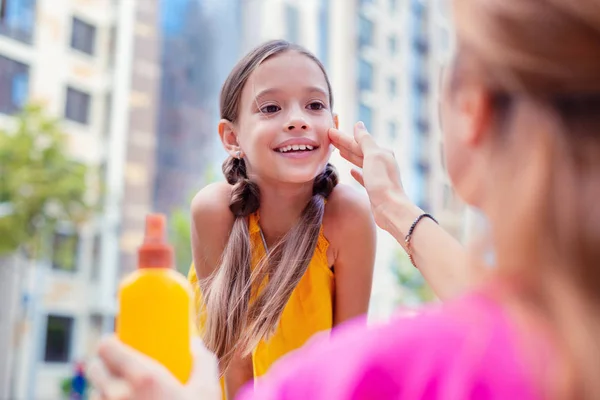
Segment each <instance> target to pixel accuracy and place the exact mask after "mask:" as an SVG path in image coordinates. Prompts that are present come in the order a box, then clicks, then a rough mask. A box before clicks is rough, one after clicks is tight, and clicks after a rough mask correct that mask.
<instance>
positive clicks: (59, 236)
mask: <svg viewBox="0 0 600 400" xmlns="http://www.w3.org/2000/svg"><path fill="white" fill-rule="evenodd" d="M78 242H79V239H78V237H77V235H76V234H71V233H69V234H67V233H60V232H57V233H55V234H54V240H53V243H52V268H53V269H56V270H61V271H68V272H74V271H75V270H76V268H77V245H78Z"/></svg>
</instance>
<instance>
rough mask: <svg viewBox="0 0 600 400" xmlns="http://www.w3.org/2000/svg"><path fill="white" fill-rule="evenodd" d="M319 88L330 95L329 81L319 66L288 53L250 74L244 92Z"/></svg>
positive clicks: (308, 58) (273, 58) (262, 64)
mask: <svg viewBox="0 0 600 400" xmlns="http://www.w3.org/2000/svg"><path fill="white" fill-rule="evenodd" d="M306 88H319V89H320V90H321V91H324V92H325V93H328V85H327V80H326V79H325V74H324V73H323V71H322V70H321V68H320V67H319V65H318V64H317V63H316V62H315V61H314V60H312V59H311V58H310V57H308V56H306V55H304V54H301V53H298V52H295V51H288V52H285V53H281V54H277V55H275V56H273V57H271V58H268V59H267V60H265V61H263V62H262V63H261V64H260V65H259V66H258V67H257V68H256V69H255V70H254V71H253V72H252V74H250V77H249V79H248V83H247V85H246V87H245V88H244V92H246V93H247V92H250V94H251V95H252V96H253V97H254V95H255V94H257V93H261V92H264V91H267V90H268V91H275V90H280V91H288V90H294V89H306Z"/></svg>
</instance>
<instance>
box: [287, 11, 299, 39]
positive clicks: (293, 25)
mask: <svg viewBox="0 0 600 400" xmlns="http://www.w3.org/2000/svg"><path fill="white" fill-rule="evenodd" d="M285 21H286V25H287V38H288V40H289V41H290V42H292V43H298V40H299V37H300V23H299V15H298V9H297V8H296V7H294V6H292V5H291V4H286V5H285Z"/></svg>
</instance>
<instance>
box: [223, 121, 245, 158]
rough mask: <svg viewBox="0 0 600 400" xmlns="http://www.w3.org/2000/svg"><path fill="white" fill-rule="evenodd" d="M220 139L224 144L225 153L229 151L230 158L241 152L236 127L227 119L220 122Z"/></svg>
mask: <svg viewBox="0 0 600 400" xmlns="http://www.w3.org/2000/svg"><path fill="white" fill-rule="evenodd" d="M219 137H220V138H221V143H223V148H225V151H227V153H229V155H230V156H232V157H236V154H237V152H238V151H241V150H240V144H239V142H238V138H237V133H236V129H235V126H234V125H233V123H232V122H231V121H228V120H226V119H222V120H221V121H219Z"/></svg>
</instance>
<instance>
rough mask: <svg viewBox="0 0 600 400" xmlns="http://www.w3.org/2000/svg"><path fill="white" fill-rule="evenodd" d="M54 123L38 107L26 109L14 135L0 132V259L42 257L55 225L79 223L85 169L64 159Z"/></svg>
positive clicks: (83, 213)
mask: <svg viewBox="0 0 600 400" xmlns="http://www.w3.org/2000/svg"><path fill="white" fill-rule="evenodd" d="M66 140H67V137H66V135H65V133H64V132H63V131H62V130H61V129H60V124H59V121H58V120H56V119H53V118H50V117H48V116H47V115H45V113H44V111H43V109H42V108H41V107H40V106H38V105H29V106H26V107H25V108H24V109H23V111H22V112H21V113H20V114H18V115H17V116H16V118H15V126H14V129H0V237H1V238H2V240H1V241H0V255H4V254H10V253H13V252H15V251H22V253H23V254H24V255H25V256H26V257H27V258H30V259H32V258H33V259H35V258H39V257H41V256H42V253H41V251H42V250H43V246H42V244H43V241H44V240H45V239H47V238H48V234H49V233H51V232H53V231H54V229H55V228H56V224H57V223H59V222H61V221H68V222H70V223H73V224H79V223H81V222H83V221H84V220H85V219H86V218H87V217H88V216H89V213H90V212H91V211H92V209H93V207H92V206H91V204H89V202H88V201H87V195H88V190H87V189H88V186H87V184H86V183H87V182H86V180H87V178H88V177H89V172H90V171H89V168H88V167H87V166H86V165H85V164H83V163H81V162H78V161H76V160H74V159H72V158H71V157H69V155H68V153H67V148H66V146H67V143H66Z"/></svg>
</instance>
